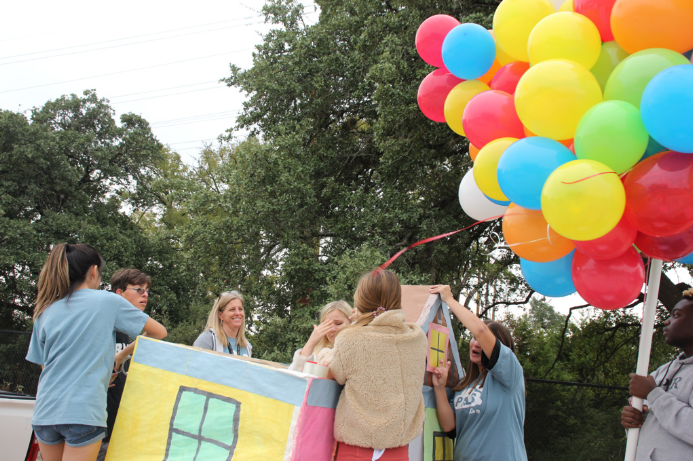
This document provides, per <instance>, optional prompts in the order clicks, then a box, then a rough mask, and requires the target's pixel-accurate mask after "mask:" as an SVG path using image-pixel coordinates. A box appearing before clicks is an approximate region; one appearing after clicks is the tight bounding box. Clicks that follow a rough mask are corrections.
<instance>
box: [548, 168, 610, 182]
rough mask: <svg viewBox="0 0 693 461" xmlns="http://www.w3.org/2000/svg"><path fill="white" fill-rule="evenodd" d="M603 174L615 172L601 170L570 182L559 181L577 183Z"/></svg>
mask: <svg viewBox="0 0 693 461" xmlns="http://www.w3.org/2000/svg"><path fill="white" fill-rule="evenodd" d="M603 174H616V172H615V171H602V172H601V173H597V174H593V175H591V176H587V177H586V178H582V179H578V180H577V181H570V182H566V181H561V182H562V183H563V184H577V183H579V182H582V181H587V180H588V179H590V178H595V177H597V176H601V175H603ZM617 176H618V175H617Z"/></svg>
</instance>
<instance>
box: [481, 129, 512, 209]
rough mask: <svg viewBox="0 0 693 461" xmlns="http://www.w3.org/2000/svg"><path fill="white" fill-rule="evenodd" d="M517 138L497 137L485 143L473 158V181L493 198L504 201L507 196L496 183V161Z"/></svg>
mask: <svg viewBox="0 0 693 461" xmlns="http://www.w3.org/2000/svg"><path fill="white" fill-rule="evenodd" d="M515 141H517V138H499V139H495V140H493V141H491V142H490V143H488V144H486V145H485V146H484V147H483V148H482V149H481V150H480V151H479V153H478V154H477V156H476V159H475V160H474V170H473V171H474V181H476V185H477V186H479V189H480V190H481V192H483V193H484V194H485V195H486V196H487V197H490V198H492V199H493V200H500V201H503V202H506V201H507V200H508V197H506V196H505V194H504V193H503V191H501V188H500V185H498V175H497V173H496V171H497V170H498V161H499V160H500V157H501V155H503V152H505V149H507V148H508V147H510V145H511V144H512V143H514V142H515Z"/></svg>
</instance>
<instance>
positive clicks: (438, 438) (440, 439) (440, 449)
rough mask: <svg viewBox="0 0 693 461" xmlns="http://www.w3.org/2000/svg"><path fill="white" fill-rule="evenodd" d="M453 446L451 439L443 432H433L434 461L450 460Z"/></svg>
mask: <svg viewBox="0 0 693 461" xmlns="http://www.w3.org/2000/svg"><path fill="white" fill-rule="evenodd" d="M453 447H454V445H453V441H452V439H451V438H450V437H448V436H447V434H446V433H445V432H434V433H433V459H434V461H452V455H453V450H454V448H453Z"/></svg>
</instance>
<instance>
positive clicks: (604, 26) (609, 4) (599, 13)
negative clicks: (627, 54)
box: [573, 0, 657, 42]
mask: <svg viewBox="0 0 693 461" xmlns="http://www.w3.org/2000/svg"><path fill="white" fill-rule="evenodd" d="M654 1H657V0H654ZM614 3H616V0H574V3H573V8H574V9H575V12H576V13H580V14H581V15H583V16H587V19H589V20H590V21H592V22H593V23H594V25H595V26H597V29H598V30H599V35H600V36H601V38H602V42H610V41H611V40H613V39H614V34H613V33H612V32H611V10H612V9H613V8H614Z"/></svg>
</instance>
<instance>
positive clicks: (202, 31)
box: [0, 22, 262, 66]
mask: <svg viewBox="0 0 693 461" xmlns="http://www.w3.org/2000/svg"><path fill="white" fill-rule="evenodd" d="M255 24H262V23H261V22H250V23H247V24H241V25H236V26H226V27H219V28H217V29H207V30H198V31H195V32H188V33H186V34H178V35H171V36H168V37H159V38H151V39H149V40H140V41H139V42H131V43H121V44H119V45H111V46H104V47H101V48H92V49H90V50H80V51H71V52H69V53H62V54H54V55H52V56H41V57H38V58H29V59H20V60H18V61H10V62H3V63H0V66H7V65H10V64H19V63H22V62H29V61H39V60H42V59H51V58H59V57H62V56H71V55H73V54H82V53H91V52H92V51H101V50H109V49H111V48H120V47H123V46H131V45H139V44H141V43H149V42H156V41H160V40H168V39H170V38H178V37H186V36H188V35H196V34H204V33H208V32H216V31H218V30H226V29H235V28H237V27H246V26H252V25H255ZM0 59H3V58H0Z"/></svg>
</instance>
